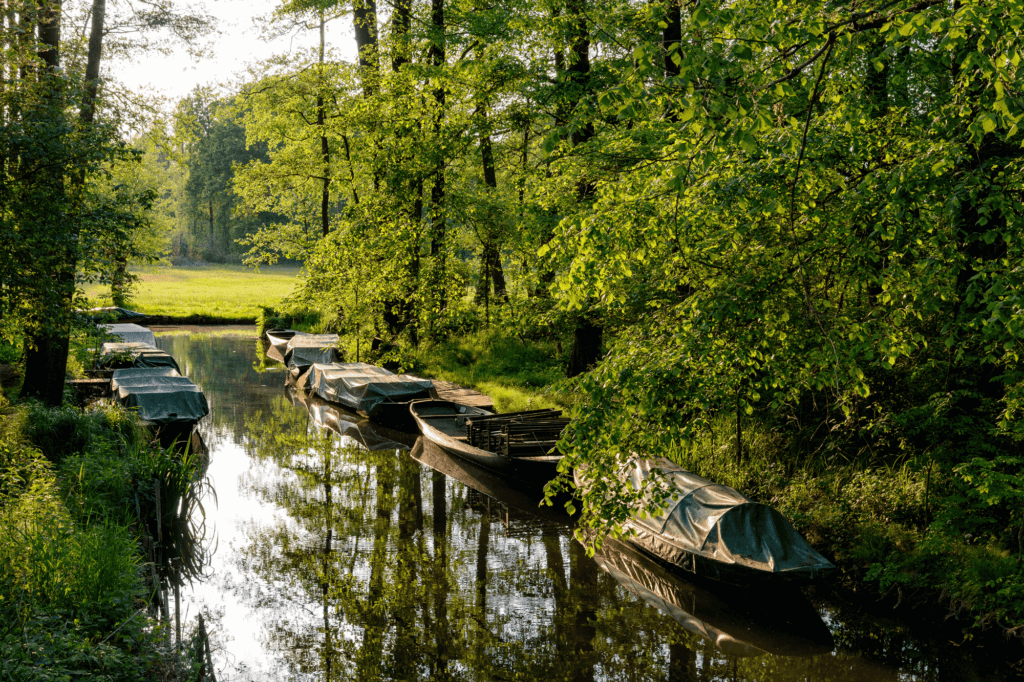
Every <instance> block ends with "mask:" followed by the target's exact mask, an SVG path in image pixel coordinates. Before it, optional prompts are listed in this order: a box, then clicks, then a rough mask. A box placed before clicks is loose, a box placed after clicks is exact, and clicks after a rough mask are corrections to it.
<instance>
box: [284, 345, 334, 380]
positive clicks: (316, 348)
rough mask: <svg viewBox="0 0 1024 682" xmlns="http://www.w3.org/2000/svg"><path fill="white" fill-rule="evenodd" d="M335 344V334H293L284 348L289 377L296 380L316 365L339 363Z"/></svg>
mask: <svg viewBox="0 0 1024 682" xmlns="http://www.w3.org/2000/svg"><path fill="white" fill-rule="evenodd" d="M337 343H338V335H337V334H295V335H294V336H292V338H291V339H289V340H288V344H287V346H285V350H284V354H283V356H284V363H285V364H286V365H288V371H289V372H290V373H291V375H292V376H293V377H294V378H298V377H299V376H301V375H302V374H303V373H305V372H306V371H307V370H308V369H309V368H310V367H311V366H313V365H314V364H316V363H321V364H331V363H336V362H341V352H340V351H339V350H338V349H337V347H336V346H335V344H337Z"/></svg>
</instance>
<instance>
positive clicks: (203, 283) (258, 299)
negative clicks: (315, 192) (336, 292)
mask: <svg viewBox="0 0 1024 682" xmlns="http://www.w3.org/2000/svg"><path fill="white" fill-rule="evenodd" d="M301 270H302V268H300V267H299V266H294V265H275V266H268V267H262V268H260V270H259V271H258V272H257V271H255V270H253V269H252V268H248V267H245V266H244V265H203V266H188V267H185V266H150V267H139V268H133V269H132V274H134V275H135V276H137V277H138V278H139V281H138V282H137V283H136V285H135V287H134V290H133V291H132V303H131V308H132V309H133V310H138V311H139V312H142V313H146V314H148V315H154V316H159V317H160V318H161V319H160V321H163V322H167V323H173V322H196V323H201V322H208V323H240V322H248V323H250V324H252V323H255V320H256V316H257V315H258V314H259V307H260V306H261V305H267V306H277V305H280V303H281V301H282V300H283V299H284V298H286V297H287V296H288V295H289V294H290V293H291V292H292V288H293V287H294V285H295V284H296V283H297V282H298V281H299V275H300V273H301ZM84 289H85V294H86V295H87V296H88V297H89V300H90V302H91V303H93V304H94V305H96V306H103V305H110V287H109V286H107V285H103V284H90V285H87V286H85V287H84Z"/></svg>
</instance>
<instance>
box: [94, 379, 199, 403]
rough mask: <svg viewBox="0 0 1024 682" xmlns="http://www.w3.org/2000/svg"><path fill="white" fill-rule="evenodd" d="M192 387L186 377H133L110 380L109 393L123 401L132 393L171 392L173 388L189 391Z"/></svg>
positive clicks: (192, 384) (190, 381)
mask: <svg viewBox="0 0 1024 682" xmlns="http://www.w3.org/2000/svg"><path fill="white" fill-rule="evenodd" d="M193 386H195V384H194V383H192V380H191V379H189V378H188V377H169V376H162V377H160V376H157V377H146V378H144V377H133V378H130V379H127V378H122V379H120V380H111V382H110V392H111V393H116V394H117V396H118V398H119V399H120V400H124V399H125V398H126V397H127V395H128V394H129V393H133V392H139V391H145V390H148V389H153V390H157V389H160V390H163V389H167V390H171V389H173V388H174V387H179V388H181V389H183V390H191V387H193Z"/></svg>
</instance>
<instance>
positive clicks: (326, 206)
mask: <svg viewBox="0 0 1024 682" xmlns="http://www.w3.org/2000/svg"><path fill="white" fill-rule="evenodd" d="M374 16H375V17H376V14H374ZM324 24H325V22H324V12H323V10H320V62H319V64H320V69H319V72H318V76H317V80H318V81H319V82H318V83H317V94H316V127H317V130H318V131H319V132H320V161H321V163H322V164H323V166H322V174H323V178H322V183H323V187H322V188H321V190H320V232H321V233H322V234H323V236H325V237H326V236H327V234H328V233H329V232H330V231H331V221H330V218H331V217H330V209H331V148H330V145H329V144H328V142H327V131H326V130H324V123H325V122H326V112H325V110H324V94H323V88H324V83H323V78H324V48H325V40H324ZM358 24H359V21H358V20H357V21H356V25H357V27H356V40H357V42H358V39H359V28H358ZM361 54H362V52H360V55H361ZM361 63H362V57H361V56H360V64H361ZM346 144H347V143H346ZM349 163H350V164H351V160H350V161H349ZM352 191H353V192H354V191H355V189H354V188H353V190H352Z"/></svg>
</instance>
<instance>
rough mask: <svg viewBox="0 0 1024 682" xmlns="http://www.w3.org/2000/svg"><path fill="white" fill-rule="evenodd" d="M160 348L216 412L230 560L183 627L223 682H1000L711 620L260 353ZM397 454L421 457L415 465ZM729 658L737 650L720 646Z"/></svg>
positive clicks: (646, 573)
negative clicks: (206, 616)
mask: <svg viewBox="0 0 1024 682" xmlns="http://www.w3.org/2000/svg"><path fill="white" fill-rule="evenodd" d="M158 343H159V345H160V346H161V347H162V348H164V349H166V350H168V352H170V353H172V354H173V355H174V356H175V357H176V358H177V359H178V361H179V363H181V364H182V367H183V370H184V371H185V372H186V373H187V374H188V376H190V377H191V378H192V379H193V380H194V381H195V382H196V383H197V384H199V385H200V387H201V388H202V389H203V390H204V391H205V392H206V394H207V396H208V398H209V401H210V405H211V414H210V417H209V419H208V420H206V422H204V425H203V429H204V436H205V438H206V441H207V443H208V445H209V447H210V450H211V455H210V456H211V464H210V471H209V476H210V478H211V479H212V481H213V483H214V485H215V486H216V488H217V491H218V496H219V498H220V506H219V507H217V508H215V509H214V506H213V505H212V504H211V505H209V507H210V509H209V511H210V512H211V513H212V514H213V516H212V517H211V519H210V522H211V523H215V524H216V526H217V530H218V534H219V536H220V546H219V551H218V553H217V554H216V556H215V557H214V560H213V566H212V569H211V573H210V575H209V576H208V578H207V579H206V581H205V582H204V583H203V584H202V585H199V586H197V587H196V589H195V594H194V595H193V601H192V603H191V605H190V608H191V609H192V613H193V615H194V613H195V610H196V609H199V608H202V609H203V610H204V611H207V612H212V613H213V615H214V617H215V618H214V627H212V628H211V629H212V630H214V631H215V634H214V638H215V641H217V642H219V643H220V649H219V650H218V651H217V652H215V658H216V662H217V666H218V668H219V671H218V679H220V680H222V681H223V680H279V679H301V680H419V679H436V680H492V679H494V680H537V679H544V680H612V679H614V680H620V679H621V680H673V681H675V680H865V681H867V680H870V681H871V682H879V681H882V680H940V679H942V680H946V679H948V680H958V679H965V680H966V679H981V678H984V677H986V676H987V675H988V674H987V673H986V674H981V673H978V672H977V668H976V667H975V666H972V665H971V664H965V662H964V661H963V660H962V658H955V656H954V655H953V654H951V653H950V649H951V647H935V646H932V645H931V644H930V643H928V642H925V641H922V640H920V639H915V638H914V637H912V636H911V634H910V633H909V632H907V631H906V630H901V629H899V628H881V627H879V626H878V625H876V624H875V623H872V622H871V621H870V620H869V619H866V618H863V617H859V616H858V615H857V613H856V612H852V611H850V609H848V608H847V607H843V606H838V605H834V604H829V603H821V602H814V603H815V608H816V609H817V613H814V612H812V613H811V614H807V613H806V612H804V613H803V615H805V616H806V615H811V616H813V617H816V616H817V614H818V613H820V614H822V615H823V616H824V618H825V621H826V622H827V623H828V626H829V629H830V630H831V632H832V635H833V637H834V639H835V644H836V648H835V650H834V651H828V648H829V647H828V643H827V633H826V634H825V635H824V636H822V633H821V632H820V631H819V632H817V633H813V635H812V636H808V635H807V634H806V632H804V633H803V634H799V632H803V631H799V629H798V634H797V635H796V636H795V639H794V635H793V633H792V631H790V630H786V629H785V628H783V627H781V626H780V625H779V621H777V620H773V618H774V617H775V615H776V614H775V612H772V613H770V614H769V615H768V617H765V615H764V614H763V613H761V614H760V615H758V614H756V613H755V614H753V615H751V614H750V613H749V611H750V609H749V608H748V607H749V605H744V606H743V608H739V609H736V610H733V607H734V606H735V605H734V604H733V603H732V602H730V598H731V595H729V594H726V595H724V596H723V595H718V596H717V597H716V598H717V599H718V601H717V602H716V601H714V600H712V602H708V601H707V598H706V595H703V596H701V595H698V594H697V592H695V591H693V590H691V589H689V588H687V587H685V585H686V582H685V581H684V580H682V579H681V578H680V577H678V576H674V575H673V574H669V573H665V572H664V570H663V569H661V568H660V566H658V565H657V564H654V563H653V562H650V563H649V564H648V563H645V562H644V557H643V556H642V555H641V556H640V557H639V559H638V558H637V557H636V556H630V555H628V553H620V555H616V556H613V555H611V554H609V553H607V551H606V553H604V554H602V555H599V557H598V561H595V560H594V559H591V558H589V557H588V556H587V555H586V551H585V549H584V548H583V547H582V546H581V545H580V544H579V543H578V542H576V541H575V540H574V539H573V538H572V528H571V523H570V520H569V519H568V518H566V517H565V516H564V515H563V514H561V512H560V511H559V510H558V509H555V508H545V509H538V508H537V506H536V501H537V500H538V499H539V494H540V493H539V490H530V489H523V488H519V487H514V486H510V485H508V483H507V482H506V481H504V480H503V479H502V478H501V477H499V476H497V475H495V474H493V473H490V472H487V471H484V470H475V468H474V467H472V465H468V464H466V463H463V462H461V461H460V460H454V459H451V458H448V457H447V456H445V455H444V454H443V453H442V452H440V451H437V450H436V449H431V448H430V447H427V446H426V445H425V444H424V443H422V442H415V441H411V440H409V438H408V436H398V437H396V436H394V434H383V435H384V436H385V437H384V438H383V441H384V442H385V448H386V449H368V448H367V447H366V445H367V444H368V445H370V447H371V448H377V447H378V446H379V445H380V444H381V443H380V442H379V441H380V436H381V435H382V434H381V433H380V431H373V432H372V433H371V432H370V431H365V430H363V428H361V426H360V424H359V422H358V421H353V420H352V419H350V418H349V417H347V416H346V415H344V414H343V413H342V412H338V413H337V414H333V415H332V414H330V413H329V410H328V409H327V408H325V407H324V406H318V407H316V408H315V409H314V408H313V407H311V405H310V403H309V402H308V401H306V402H305V403H303V402H302V401H295V402H294V403H293V400H292V399H291V398H290V397H289V394H287V393H286V392H285V391H284V390H283V386H284V373H283V372H280V371H274V370H273V369H272V365H270V363H264V366H265V367H271V369H269V371H262V372H257V371H256V369H255V368H254V364H257V366H258V363H254V358H255V357H256V356H255V355H254V354H255V353H257V350H256V349H257V348H258V346H257V344H256V343H255V342H254V339H253V338H237V337H203V336H166V337H165V336H161V337H158ZM353 417H354V415H353ZM343 423H344V424H345V425H343ZM374 439H377V440H374ZM403 439H405V440H404V441H403ZM387 442H392V443H395V444H398V445H403V444H412V443H413V442H415V443H416V444H415V445H414V446H413V449H412V451H411V452H405V451H401V450H399V449H398V445H395V446H394V447H392V446H391V445H386V443H387ZM405 446H407V445H405ZM611 547H612V546H611V545H608V546H606V550H607V549H608V548H611ZM627 549H628V548H627ZM624 557H625V558H624ZM659 571H660V572H659ZM624 575H627V576H628V580H623V576H624ZM638 586H639V587H642V588H643V589H638ZM655 588H656V589H655ZM645 589H646V590H647V591H648V592H652V593H657V594H659V595H661V603H657V601H656V600H655V601H652V600H650V599H648V598H647V595H643V592H644V590H645ZM635 592H639V593H641V595H643V596H637V594H635ZM671 595H675V596H671ZM713 596H714V595H713ZM669 597H671V598H669ZM701 599H704V601H701ZM801 599H802V597H801ZM673 603H675V604H676V607H678V610H679V611H681V612H684V613H685V614H687V617H680V614H679V613H677V612H675V611H673V608H676V607H673V606H672V604H673ZM709 603H712V604H713V605H714V608H713V609H712V608H711V607H709V606H708V604H709ZM652 604H656V605H657V606H654V605H652ZM804 606H805V607H806V604H804ZM807 608H809V607H807ZM744 609H746V611H747V612H746V613H744ZM797 611H799V609H797ZM688 618H690V620H688ZM692 619H697V620H699V621H700V622H701V623H703V627H692V626H693V625H694V622H693V620H692ZM737 624H738V625H737ZM787 627H788V626H787ZM812 630H813V628H812ZM723 635H724V636H723ZM727 641H728V642H733V643H736V642H739V643H742V646H741V649H742V650H740V651H735V650H732V651H730V650H729V649H730V646H731V645H729V646H725V647H724V649H725V650H723V648H719V647H718V646H716V643H718V644H722V643H723V642H727ZM794 642H796V644H795V645H794ZM748 645H749V646H748ZM751 647H752V648H751ZM815 647H817V648H815ZM755 649H756V650H755ZM761 652H774V653H761ZM793 653H797V654H801V655H798V656H792V655H777V654H793ZM744 654H746V655H744ZM954 659H955V660H954Z"/></svg>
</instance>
